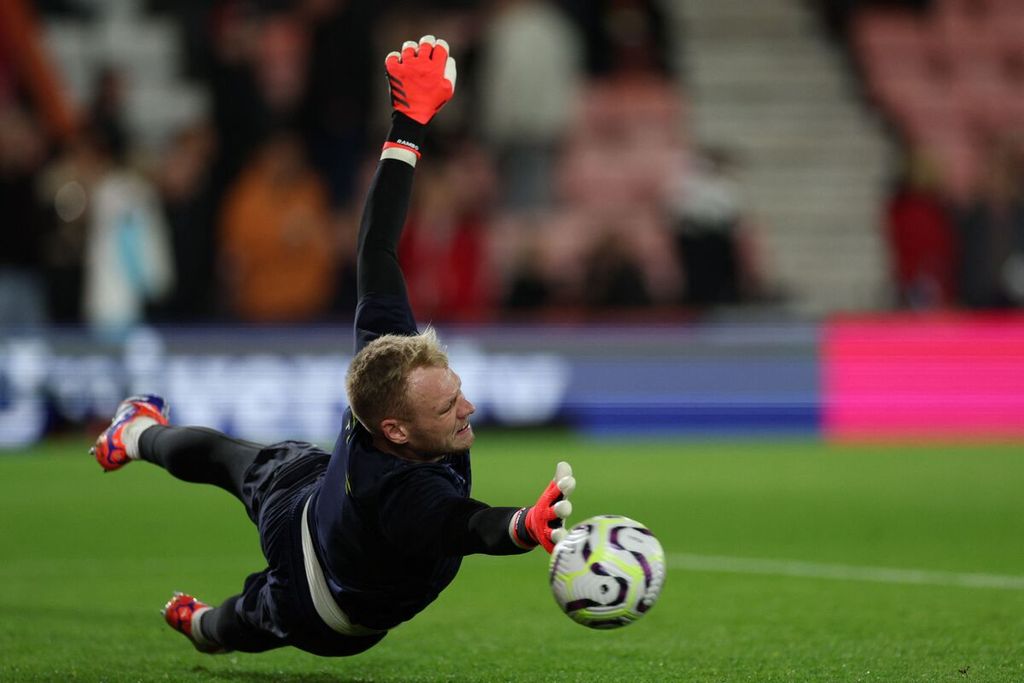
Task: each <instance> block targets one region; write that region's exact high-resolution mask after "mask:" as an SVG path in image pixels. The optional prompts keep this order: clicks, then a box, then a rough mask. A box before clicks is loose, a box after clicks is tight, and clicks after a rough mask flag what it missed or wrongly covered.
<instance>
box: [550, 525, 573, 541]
mask: <svg viewBox="0 0 1024 683" xmlns="http://www.w3.org/2000/svg"><path fill="white" fill-rule="evenodd" d="M567 533H569V532H568V531H566V530H565V527H558V528H557V529H552V530H551V542H552V543H553V544H555V545H557V544H558V543H559V541H561V540H562V539H563V538H565V535H566V534H567Z"/></svg>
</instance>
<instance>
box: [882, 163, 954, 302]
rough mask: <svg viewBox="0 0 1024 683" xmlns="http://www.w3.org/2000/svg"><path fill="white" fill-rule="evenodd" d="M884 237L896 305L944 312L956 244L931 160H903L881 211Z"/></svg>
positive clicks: (951, 293) (950, 288)
mask: <svg viewBox="0 0 1024 683" xmlns="http://www.w3.org/2000/svg"><path fill="white" fill-rule="evenodd" d="M885 220H886V237H887V239H888V242H889V249H890V252H891V258H892V269H893V278H894V280H895V285H896V295H897V297H898V301H899V305H900V306H904V307H907V308H914V309H928V308H944V307H947V306H951V305H952V304H953V303H954V302H955V299H956V259H957V243H956V242H957V240H956V235H955V234H954V230H953V221H952V219H951V217H950V214H949V212H948V210H947V207H946V204H945V201H944V200H943V197H942V196H941V194H940V191H939V176H938V171H937V169H936V168H935V166H934V164H933V162H932V160H931V159H930V158H929V157H928V156H927V155H926V154H925V153H924V152H923V151H920V150H917V151H911V152H909V153H908V155H907V159H906V161H905V162H904V167H903V169H901V173H900V177H899V178H898V179H897V181H896V184H895V186H894V187H893V189H892V192H891V194H890V197H889V200H888V205H887V206H886V219H885Z"/></svg>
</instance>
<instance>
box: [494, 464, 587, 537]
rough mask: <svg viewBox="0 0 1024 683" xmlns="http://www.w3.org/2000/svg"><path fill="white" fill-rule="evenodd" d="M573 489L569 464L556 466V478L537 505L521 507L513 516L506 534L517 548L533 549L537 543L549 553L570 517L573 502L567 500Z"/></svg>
mask: <svg viewBox="0 0 1024 683" xmlns="http://www.w3.org/2000/svg"><path fill="white" fill-rule="evenodd" d="M575 488H576V479H575V478H573V476H572V468H571V467H569V463H567V462H560V463H558V466H557V467H556V468H555V478H554V479H552V480H551V483H549V484H548V487H547V488H546V489H544V493H542V494H540V498H538V499H537V503H536V505H534V506H533V507H529V508H522V509H520V510H519V511H518V512H516V513H515V514H514V515H512V520H511V522H510V523H509V534H510V535H511V536H512V540H513V541H515V543H516V545H518V546H520V547H521V548H532V547H533V546H535V545H537V544H538V543H539V544H540V545H542V546H544V550H546V551H548V552H549V553H550V552H551V551H552V550H553V549H554V547H555V544H556V543H558V542H559V541H560V540H562V538H564V537H565V534H566V531H565V518H566V517H568V516H569V515H570V514H572V503H570V502H569V500H568V498H569V494H571V493H572V492H573V490H574V489H575Z"/></svg>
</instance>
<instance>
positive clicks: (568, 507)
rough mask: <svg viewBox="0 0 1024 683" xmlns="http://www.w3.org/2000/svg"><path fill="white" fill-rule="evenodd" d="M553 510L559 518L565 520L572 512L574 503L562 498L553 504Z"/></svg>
mask: <svg viewBox="0 0 1024 683" xmlns="http://www.w3.org/2000/svg"><path fill="white" fill-rule="evenodd" d="M551 510H552V511H553V512H554V513H555V516H556V517H558V519H559V520H563V519H565V518H566V517H568V516H569V515H571V514H572V503H570V502H569V501H567V500H560V501H558V502H557V503H555V504H554V505H552V506H551ZM559 523H561V522H559Z"/></svg>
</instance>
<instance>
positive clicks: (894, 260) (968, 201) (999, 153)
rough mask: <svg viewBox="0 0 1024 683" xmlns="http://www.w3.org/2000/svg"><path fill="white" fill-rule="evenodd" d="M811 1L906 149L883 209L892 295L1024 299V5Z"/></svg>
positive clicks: (914, 304) (922, 303) (932, 305)
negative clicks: (840, 41) (821, 11)
mask: <svg viewBox="0 0 1024 683" xmlns="http://www.w3.org/2000/svg"><path fill="white" fill-rule="evenodd" d="M817 1H818V2H819V3H820V4H821V5H822V6H823V9H824V10H825V16H826V17H827V18H828V19H829V25H830V26H832V27H833V29H834V30H835V31H836V32H837V33H838V34H839V35H840V36H841V37H842V39H843V40H844V41H846V44H847V45H848V46H849V47H850V49H851V53H852V57H853V62H854V64H855V65H856V68H857V72H858V75H859V76H860V77H861V79H862V82H863V85H864V88H865V91H866V94H867V97H868V99H869V100H870V102H871V104H873V105H874V106H876V107H878V109H879V111H880V112H881V113H882V114H883V115H884V117H885V119H886V121H887V124H888V126H889V128H890V130H891V132H892V134H893V138H894V140H895V141H896V142H897V144H898V145H899V147H900V149H901V150H902V154H901V157H902V158H901V160H900V162H899V163H898V164H897V165H896V168H895V172H894V173H893V178H892V182H891V185H890V188H889V194H888V199H887V202H886V205H885V207H884V219H883V227H884V231H885V237H886V239H887V245H888V247H889V254H890V261H891V264H892V268H891V271H892V283H893V287H892V290H893V293H894V295H895V297H894V298H895V302H894V303H895V304H896V305H897V306H900V307H904V308H911V309H924V310H935V309H949V308H967V309H972V310H978V309H980V310H989V309H999V308H1019V307H1022V306H1024V42H1022V40H1021V35H1022V34H1021V30H1022V29H1024V4H1021V3H1020V2H1018V1H1017V0H817Z"/></svg>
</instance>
